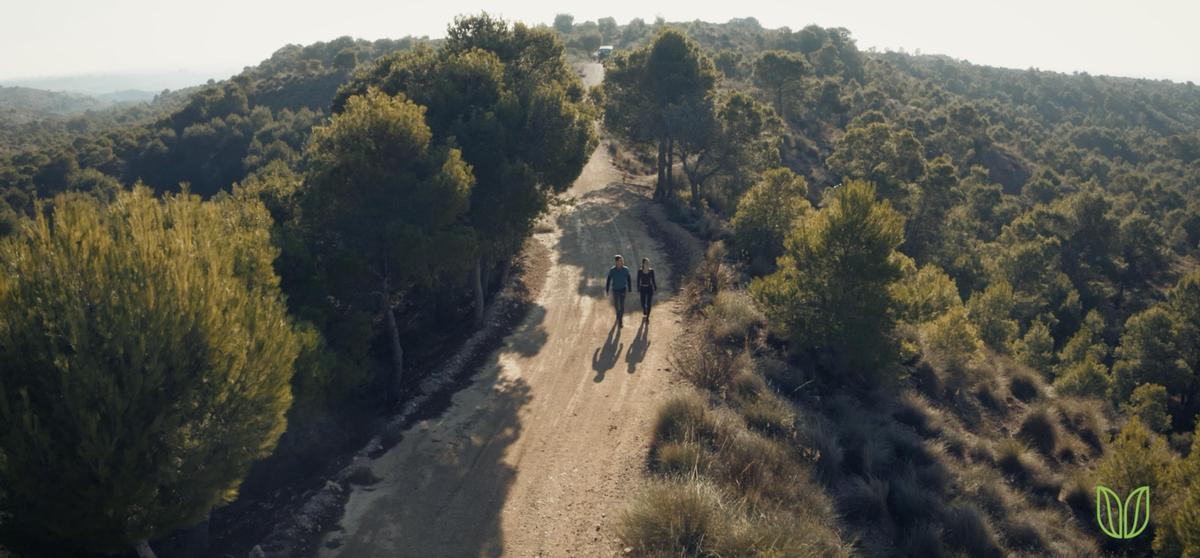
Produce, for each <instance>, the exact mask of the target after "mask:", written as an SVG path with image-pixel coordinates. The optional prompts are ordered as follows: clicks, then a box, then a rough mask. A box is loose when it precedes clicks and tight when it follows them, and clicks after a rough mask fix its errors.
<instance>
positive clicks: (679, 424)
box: [654, 392, 717, 443]
mask: <svg viewBox="0 0 1200 558" xmlns="http://www.w3.org/2000/svg"><path fill="white" fill-rule="evenodd" d="M716 431H717V425H716V421H715V419H714V418H713V417H712V415H711V413H710V412H709V410H708V405H707V404H706V403H705V402H704V400H703V399H701V398H700V396H698V395H696V394H695V393H691V392H687V393H683V394H680V395H676V396H674V397H672V398H671V399H669V400H667V402H666V403H664V404H663V406H662V407H660V408H659V409H658V416H657V417H656V418H655V420H654V439H655V441H656V442H657V443H663V442H688V441H693V440H696V439H699V438H701V437H705V436H711V435H712V434H713V433H715V432H716Z"/></svg>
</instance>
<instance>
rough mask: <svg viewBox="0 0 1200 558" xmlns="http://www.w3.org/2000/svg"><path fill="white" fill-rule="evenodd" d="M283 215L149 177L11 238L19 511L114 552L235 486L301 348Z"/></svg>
mask: <svg viewBox="0 0 1200 558" xmlns="http://www.w3.org/2000/svg"><path fill="white" fill-rule="evenodd" d="M269 227H270V216H269V214H268V213H267V211H266V209H265V208H264V207H263V206H262V204H261V203H259V202H257V201H249V200H247V201H241V200H225V201H220V202H202V201H200V199H199V198H198V197H195V196H188V195H177V196H167V197H166V198H165V199H163V200H161V201H160V200H158V199H155V198H154V197H152V196H151V195H150V192H149V190H147V189H145V188H142V187H138V188H135V189H134V190H133V191H132V192H124V193H121V194H119V195H118V196H117V199H116V200H115V201H114V202H113V203H111V204H108V205H105V206H101V205H99V204H98V203H97V202H95V201H93V200H91V199H90V198H83V197H74V198H67V197H61V196H60V197H58V198H55V200H54V205H53V210H52V211H39V212H38V214H37V217H36V219H34V220H31V221H27V222H25V223H24V225H23V228H22V229H21V230H20V231H18V232H16V233H15V234H14V235H13V236H10V237H6V238H5V239H3V241H0V424H2V425H4V426H3V427H2V428H0V480H2V482H0V486H3V487H4V489H3V490H4V494H3V496H4V501H3V506H4V507H5V509H4V510H2V511H4V512H8V513H0V515H2V516H4V517H5V519H4V521H5V523H6V525H5V527H6V528H8V529H10V530H14V531H19V532H21V533H22V534H23V535H24V536H26V537H31V538H34V539H39V540H44V541H50V542H52V543H53V544H56V545H63V546H68V547H73V548H78V549H83V550H87V551H100V552H114V551H119V550H122V549H128V548H130V546H131V545H134V544H138V545H144V544H146V543H145V541H146V540H148V539H152V538H154V537H156V536H159V535H164V534H166V533H169V532H170V531H172V530H173V529H176V528H181V527H187V526H190V525H194V524H196V523H198V522H200V521H202V520H203V519H204V517H206V516H207V514H208V512H209V510H211V509H212V508H213V507H214V506H217V505H220V504H223V503H227V502H229V501H231V500H233V498H234V497H235V496H236V494H237V489H238V485H239V484H240V483H241V481H242V478H243V476H244V475H245V474H246V472H247V470H248V469H249V468H250V466H251V464H252V463H253V462H254V461H255V460H257V459H261V458H263V457H265V456H267V455H269V454H270V453H271V450H272V448H274V446H275V444H276V442H277V441H278V439H279V436H280V435H281V434H282V433H283V431H284V428H285V426H286V421H285V413H286V412H287V410H288V407H289V405H290V404H291V402H292V394H291V389H290V385H289V382H290V381H291V379H292V377H293V373H294V363H295V359H296V356H297V354H298V352H299V350H300V339H299V336H298V335H297V334H296V332H295V329H294V328H293V325H292V322H291V319H290V318H289V317H288V315H287V311H286V308H285V306H284V302H283V299H282V297H281V295H280V293H279V288H278V285H279V279H278V278H277V277H276V275H275V272H274V270H273V269H272V262H273V260H274V259H275V256H276V250H275V248H273V247H272V246H271V244H270V229H269ZM14 512H15V513H14Z"/></svg>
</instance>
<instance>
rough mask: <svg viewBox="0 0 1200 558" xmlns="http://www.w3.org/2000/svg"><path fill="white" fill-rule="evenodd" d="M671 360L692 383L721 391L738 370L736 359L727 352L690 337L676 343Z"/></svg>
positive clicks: (678, 370) (722, 391) (714, 390)
mask: <svg viewBox="0 0 1200 558" xmlns="http://www.w3.org/2000/svg"><path fill="white" fill-rule="evenodd" d="M670 362H671V365H672V366H673V367H674V368H675V370H676V371H677V372H678V373H679V375H680V376H682V377H683V378H684V379H685V380H687V381H688V382H690V383H691V384H692V385H694V386H696V387H699V388H702V389H706V390H709V391H713V392H716V393H724V390H725V388H727V387H728V386H729V384H730V382H731V381H732V380H733V377H734V375H735V374H737V372H738V371H739V367H738V366H737V365H736V362H737V361H736V360H735V359H734V358H733V357H731V356H730V355H729V354H728V353H726V352H725V351H723V350H720V349H718V348H716V347H712V346H709V345H707V344H706V343H704V341H702V340H697V339H690V338H687V339H683V340H681V341H680V342H678V343H676V344H675V347H674V349H673V351H672V354H671V356H670Z"/></svg>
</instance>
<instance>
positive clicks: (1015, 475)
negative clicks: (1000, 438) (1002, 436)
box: [996, 438, 1062, 501]
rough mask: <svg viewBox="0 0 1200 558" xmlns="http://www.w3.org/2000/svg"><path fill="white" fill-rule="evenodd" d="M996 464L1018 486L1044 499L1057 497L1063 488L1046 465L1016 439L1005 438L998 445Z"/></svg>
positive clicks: (1048, 499)
mask: <svg viewBox="0 0 1200 558" xmlns="http://www.w3.org/2000/svg"><path fill="white" fill-rule="evenodd" d="M996 466H997V467H999V468H1000V471H1001V472H1003V473H1004V474H1005V476H1007V477H1009V478H1010V479H1012V481H1013V482H1014V483H1015V484H1016V485H1017V486H1020V487H1023V488H1025V489H1027V490H1029V491H1030V492H1031V493H1033V494H1034V495H1035V496H1038V497H1039V498H1041V499H1043V500H1044V501H1050V500H1053V499H1054V498H1056V497H1057V496H1058V493H1059V490H1060V489H1061V488H1062V484H1061V483H1060V482H1059V481H1058V479H1056V478H1054V476H1053V475H1052V474H1051V473H1050V471H1049V470H1047V469H1046V465H1045V464H1044V463H1042V461H1041V460H1040V459H1038V457H1037V456H1036V455H1033V454H1031V453H1030V452H1029V451H1028V450H1027V449H1026V448H1025V446H1024V445H1022V444H1021V443H1020V442H1018V441H1017V440H1015V439H1012V438H1010V439H1008V440H1005V441H1004V442H1001V443H1000V444H999V445H998V446H997V447H996Z"/></svg>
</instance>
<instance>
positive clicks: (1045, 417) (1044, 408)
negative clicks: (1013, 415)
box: [1017, 405, 1062, 459]
mask: <svg viewBox="0 0 1200 558" xmlns="http://www.w3.org/2000/svg"><path fill="white" fill-rule="evenodd" d="M1017 438H1019V439H1021V440H1022V441H1024V442H1025V443H1026V444H1029V445H1030V446H1031V447H1033V448H1034V449H1036V450H1037V451H1038V452H1040V453H1041V454H1042V455H1043V456H1046V457H1049V458H1051V459H1054V458H1055V457H1056V456H1055V451H1056V450H1058V445H1059V441H1060V439H1061V438H1062V435H1061V434H1060V433H1059V431H1058V412H1057V411H1056V410H1055V409H1054V408H1053V407H1050V406H1048V405H1038V406H1036V407H1033V408H1031V409H1029V411H1027V412H1026V413H1025V416H1024V417H1022V418H1021V426H1020V428H1018V429H1017Z"/></svg>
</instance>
